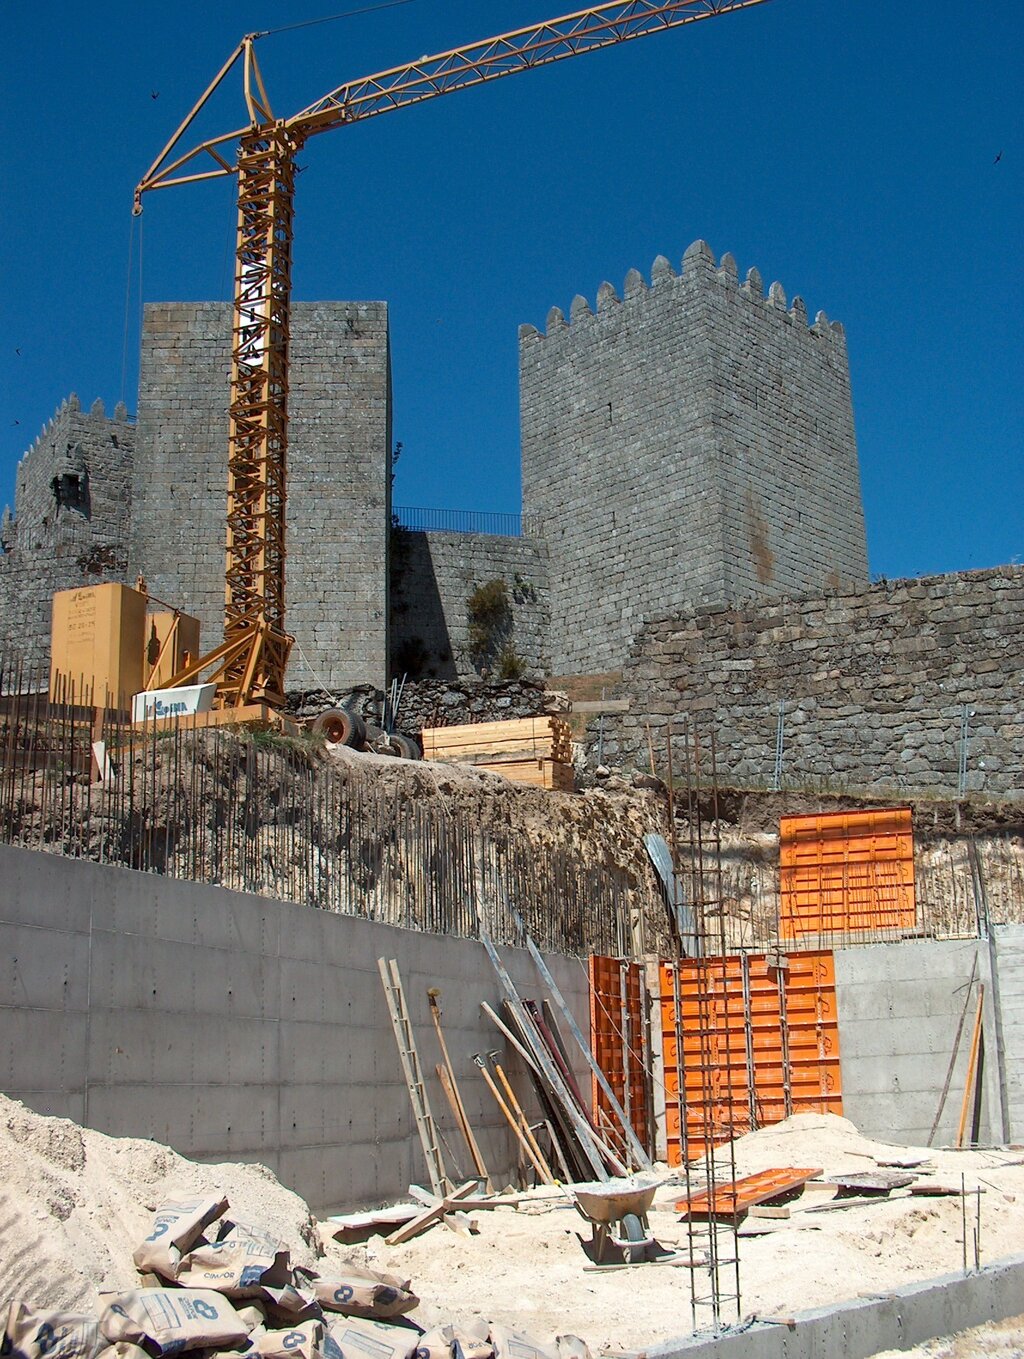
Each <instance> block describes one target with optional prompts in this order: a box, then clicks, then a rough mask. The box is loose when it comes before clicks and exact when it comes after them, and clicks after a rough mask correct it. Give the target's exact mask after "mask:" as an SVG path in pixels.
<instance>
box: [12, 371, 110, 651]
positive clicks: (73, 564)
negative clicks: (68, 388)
mask: <svg viewBox="0 0 1024 1359" xmlns="http://www.w3.org/2000/svg"><path fill="white" fill-rule="evenodd" d="M134 447H135V430H134V427H133V426H132V425H130V424H128V412H127V411H126V410H125V408H124V406H123V405H118V406H117V408H116V409H115V411H114V417H113V419H108V418H107V417H106V415H105V413H104V409H103V403H102V402H101V401H96V402H95V403H94V404H93V407H92V409H91V410H90V411H88V412H86V411H83V410H81V409H80V407H79V403H78V398H77V397H76V396H71V397H69V398H68V400H66V401H65V402H63V403H62V405H61V406H60V407H59V409H58V410H57V412H56V414H55V415H54V417H53V419H52V420H50V421H49V422H48V423H47V425H46V426H45V428H44V429H43V430H42V432H41V433H40V435H39V437H38V438H37V439H36V440H35V442H34V443H33V445H32V447H31V448H30V449H29V450H28V452H27V453H26V454H25V456H24V457H23V458H22V459H21V461H20V462H19V463H18V470H17V476H16V480H15V504H14V514H13V516H12V515H11V513H10V511H9V510H5V511H4V516H3V521H2V525H0V545H2V547H3V551H2V553H0V653H2V654H3V656H4V657H5V658H7V659H8V660H10V661H13V660H14V659H19V660H21V661H22V662H23V663H24V664H26V665H28V666H30V667H32V666H40V665H46V664H47V663H48V661H49V656H50V616H51V610H50V601H51V599H52V596H53V595H54V594H55V592H56V591H58V590H68V589H72V588H74V587H75V586H78V585H83V584H89V585H96V584H99V583H100V582H101V581H108V580H113V581H121V582H124V581H125V580H126V579H127V575H126V572H127V565H128V551H127V542H128V518H129V514H130V509H131V477H132V466H133V457H134Z"/></svg>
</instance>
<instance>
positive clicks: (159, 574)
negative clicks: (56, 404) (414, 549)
mask: <svg viewBox="0 0 1024 1359" xmlns="http://www.w3.org/2000/svg"><path fill="white" fill-rule="evenodd" d="M290 357H291V386H290V389H289V450H288V501H289V503H288V535H287V540H286V542H287V564H286V571H285V599H286V608H287V619H286V626H287V627H288V630H289V631H290V632H292V633H293V634H294V636H295V638H296V643H297V645H296V647H295V649H294V650H293V652H292V664H291V672H292V673H291V674H290V680H291V681H293V682H294V683H295V684H296V685H298V686H300V687H301V686H303V685H305V684H307V683H309V682H310V673H311V672H315V674H316V676H317V677H318V678H317V681H316V682H323V683H327V684H328V685H331V686H337V687H341V686H344V685H350V684H360V683H372V684H377V685H382V684H383V683H384V682H385V675H386V670H387V535H388V524H389V520H390V466H391V458H390V455H391V379H390V354H389V339H388V314H387V306H386V305H385V304H384V303H382V302H319V303H302V302H299V303H296V304H295V305H294V306H293V308H292V329H291V355H290ZM230 365H231V308H230V306H229V305H228V304H227V303H198V304H197V303H159V304H154V305H151V306H148V307H147V308H146V313H145V319H144V325H143V343H142V368H141V374H140V380H139V427H138V456H137V458H136V472H135V482H134V498H133V508H132V523H131V541H130V553H129V555H130V562H131V570H132V572H133V573H134V572H135V571H136V570H137V571H141V572H142V574H143V575H144V576H145V577H146V581H147V584H148V586H149V589H150V591H151V592H152V593H153V594H154V595H156V596H159V597H160V598H162V599H166V600H167V601H168V602H170V603H173V604H177V605H179V606H181V607H183V608H185V609H186V610H187V611H188V612H190V613H194V614H195V615H196V616H197V617H198V618H199V619H200V621H201V624H202V629H203V631H202V645H203V648H204V650H209V649H210V648H211V647H213V646H216V645H217V643H218V642H219V641H220V640H221V637H222V635H223V626H224V621H223V615H224V557H225V548H224V539H225V511H226V496H227V438H228V419H227V407H228V383H229V377H230Z"/></svg>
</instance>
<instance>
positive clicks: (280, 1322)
mask: <svg viewBox="0 0 1024 1359" xmlns="http://www.w3.org/2000/svg"><path fill="white" fill-rule="evenodd" d="M260 1301H261V1302H262V1303H263V1304H264V1306H265V1307H266V1309H267V1315H268V1317H269V1318H270V1320H269V1321H268V1322H267V1325H268V1326H291V1325H292V1324H293V1323H294V1322H297V1321H311V1320H320V1319H321V1317H322V1313H321V1311H320V1304H319V1303H318V1302H317V1300H316V1296H315V1295H314V1293H313V1291H312V1289H309V1288H296V1287H295V1285H294V1284H285V1285H284V1286H283V1287H282V1288H278V1287H277V1286H276V1285H269V1284H264V1285H263V1286H262V1287H261V1288H260Z"/></svg>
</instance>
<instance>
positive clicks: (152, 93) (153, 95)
mask: <svg viewBox="0 0 1024 1359" xmlns="http://www.w3.org/2000/svg"><path fill="white" fill-rule="evenodd" d="M149 97H150V99H159V98H160V91H159V90H150V92H149Z"/></svg>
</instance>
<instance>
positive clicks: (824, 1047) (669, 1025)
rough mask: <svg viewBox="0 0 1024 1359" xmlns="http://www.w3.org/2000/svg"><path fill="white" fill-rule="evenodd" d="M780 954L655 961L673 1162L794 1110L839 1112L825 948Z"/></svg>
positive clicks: (835, 1027)
mask: <svg viewBox="0 0 1024 1359" xmlns="http://www.w3.org/2000/svg"><path fill="white" fill-rule="evenodd" d="M786 961H787V965H786V966H785V967H783V968H779V967H776V966H774V965H772V962H771V960H770V959H769V957H768V956H767V955H765V954H752V955H750V954H748V955H740V954H736V955H733V956H729V957H724V958H721V957H720V958H709V959H706V960H701V959H683V960H681V961H680V962H678V963H662V964H661V968H660V978H661V996H660V1010H661V1025H662V1057H663V1062H664V1081H665V1091H666V1094H665V1100H666V1119H665V1121H666V1133H667V1143H668V1160H669V1163H670V1164H671V1165H678V1164H680V1162H681V1161H682V1160H683V1159H684V1154H685V1156H686V1158H687V1159H691V1160H692V1159H694V1158H695V1157H698V1156H700V1155H702V1154H703V1152H704V1150H705V1147H706V1146H707V1143H708V1142H709V1141H710V1142H721V1141H726V1140H727V1139H729V1138H731V1137H738V1136H741V1135H742V1134H743V1133H745V1132H749V1131H750V1130H751V1129H753V1128H760V1127H765V1126H767V1125H769V1124H772V1123H779V1122H781V1121H782V1119H784V1118H787V1117H788V1116H789V1115H790V1114H793V1113H836V1114H841V1113H842V1111H843V1101H842V1079H841V1074H840V1067H839V1024H838V1017H837V1013H836V998H835V965H834V961H833V957H832V953H831V951H830V950H827V949H819V950H814V951H807V952H800V953H796V954H791V955H790V957H789V958H788V960H786ZM677 1019H678V1024H677Z"/></svg>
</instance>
